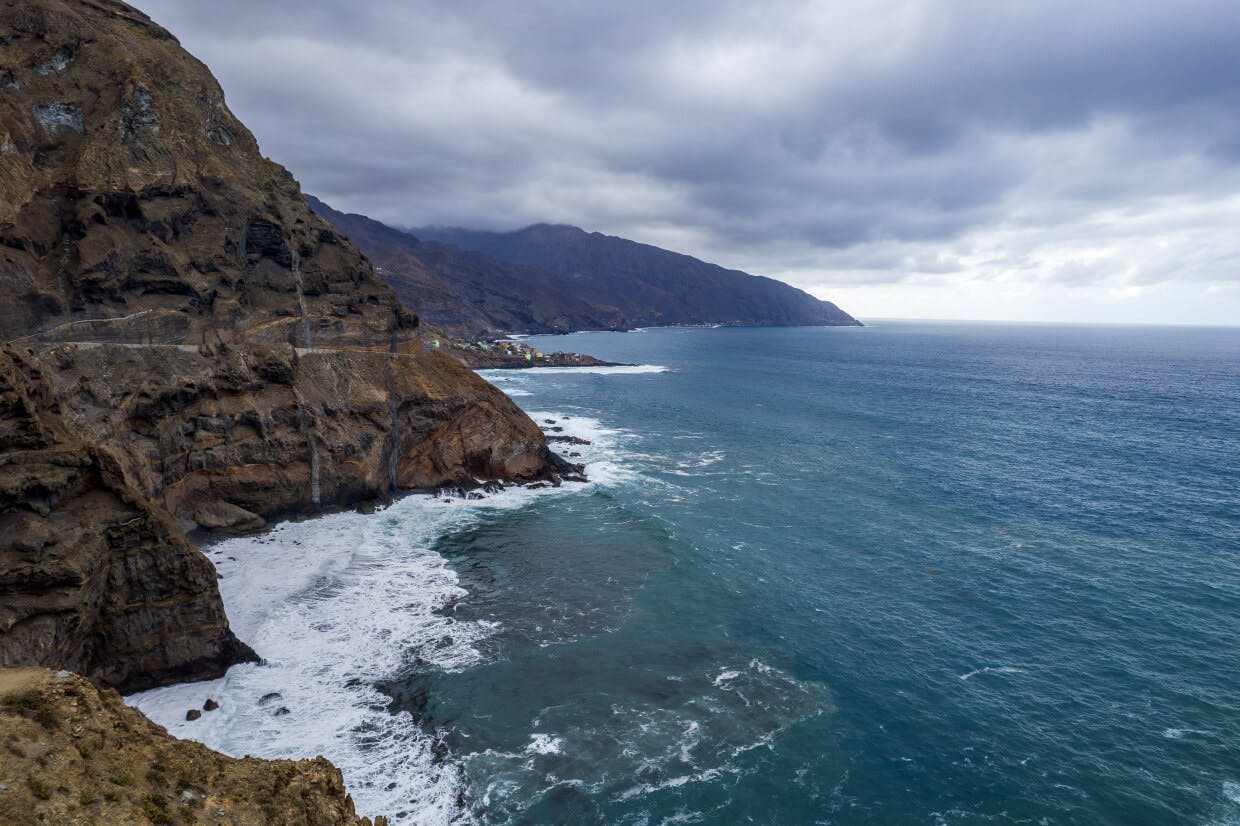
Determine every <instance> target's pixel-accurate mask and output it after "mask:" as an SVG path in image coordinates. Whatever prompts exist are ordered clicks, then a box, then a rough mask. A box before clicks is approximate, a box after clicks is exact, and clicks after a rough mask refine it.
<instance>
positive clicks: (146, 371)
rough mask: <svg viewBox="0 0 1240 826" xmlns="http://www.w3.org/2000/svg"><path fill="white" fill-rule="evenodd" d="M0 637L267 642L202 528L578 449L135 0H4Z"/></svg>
mask: <svg viewBox="0 0 1240 826" xmlns="http://www.w3.org/2000/svg"><path fill="white" fill-rule="evenodd" d="M0 89H2V91H3V94H0V180H3V182H4V186H3V189H2V190H0V341H5V342H7V346H6V348H5V349H4V350H3V353H2V355H0V382H3V389H2V390H0V439H2V440H3V443H0V535H2V536H3V540H4V541H3V544H2V545H0V594H2V595H3V600H2V602H0V604H3V610H0V665H44V666H50V667H65V668H73V669H79V670H81V671H83V672H84V673H87V674H89V675H90V676H92V677H94V678H96V679H98V680H100V681H101V682H103V683H106V684H109V685H113V686H119V687H121V688H123V689H126V690H133V689H138V688H144V687H148V686H150V685H156V684H160V683H165V682H170V681H176V680H183V679H202V678H207V677H211V676H217V675H218V674H219V673H221V672H222V671H223V669H225V668H226V667H227V666H228V664H230V663H232V662H236V661H239V660H241V659H245V658H247V657H250V656H252V654H251V653H250V652H249V650H248V649H247V648H246V647H245V646H244V645H241V644H240V643H238V642H237V640H236V639H235V638H234V637H233V636H232V634H231V632H230V631H229V630H228V626H227V622H226V619H225V618H224V614H223V609H222V607H221V604H220V600H219V594H218V590H217V587H216V584H215V579H214V572H213V571H212V570H211V567H210V564H209V563H208V562H207V561H206V559H205V558H203V557H202V555H201V553H199V552H198V551H197V550H196V549H195V548H194V547H193V546H192V545H190V544H189V543H188V542H187V540H186V537H185V532H186V531H191V530H205V531H214V532H222V533H230V532H243V531H253V530H257V529H260V528H262V527H263V526H264V525H265V524H267V522H268V521H269V520H271V519H273V518H280V517H285V516H288V515H292V514H311V513H316V512H318V511H320V510H322V509H326V508H338V507H346V506H349V505H352V504H354V503H356V502H358V501H361V500H366V499H373V498H384V497H387V496H390V495H391V494H392V493H394V492H396V491H400V490H408V489H413V488H434V487H436V486H439V485H444V484H472V483H474V482H475V481H476V480H483V479H498V480H510V481H533V480H540V479H551V478H553V477H555V476H556V475H557V474H560V473H563V472H565V471H571V470H573V469H574V467H573V466H572V465H569V464H568V463H566V462H565V461H564V460H562V459H560V458H559V457H557V456H556V455H555V454H553V453H552V452H551V451H550V450H549V449H548V448H547V444H546V442H545V440H544V438H543V435H542V433H541V431H540V430H539V429H538V427H537V426H536V425H535V424H534V423H533V422H532V421H530V419H529V418H528V417H527V416H525V414H524V413H522V412H521V411H520V409H519V408H517V407H516V406H515V405H514V404H513V403H512V401H511V400H509V399H508V397H507V396H505V395H504V394H503V393H501V392H499V391H498V390H496V389H495V388H493V387H491V386H490V385H489V384H487V383H486V382H484V381H483V380H482V379H480V378H478V377H477V376H476V375H475V374H473V373H472V372H471V371H469V370H468V369H466V368H465V367H464V366H462V365H461V364H459V363H458V362H457V361H455V360H454V359H451V358H448V357H446V356H444V355H443V354H441V353H438V352H434V351H432V350H430V349H424V348H423V346H422V337H423V335H424V333H423V330H422V328H421V325H420V324H419V321H418V319H417V318H416V317H415V316H414V315H413V314H412V313H410V312H409V311H408V310H407V309H405V307H403V306H402V305H401V304H400V302H399V301H398V300H397V298H396V296H395V295H394V294H393V292H392V290H391V289H390V288H389V287H388V286H387V285H386V284H384V283H383V281H382V280H380V279H379V278H377V277H376V276H375V274H374V271H373V268H372V267H371V265H370V263H369V261H367V259H366V258H365V257H364V256H362V255H361V254H360V253H359V252H358V251H357V249H356V248H354V247H353V246H352V245H351V244H350V243H349V242H348V241H347V240H345V239H344V238H343V237H342V236H341V235H340V234H339V233H337V232H336V231H335V230H334V229H333V228H332V227H331V225H330V224H328V223H327V222H325V221H324V220H322V219H321V218H319V217H318V216H316V215H315V214H314V213H313V212H312V211H311V210H310V208H309V207H308V205H307V204H306V201H305V199H304V198H303V197H302V194H301V191H300V188H299V187H298V184H297V182H296V181H295V180H293V178H292V176H291V175H290V174H289V173H288V171H287V170H285V169H284V168H283V167H281V166H279V165H277V164H275V163H273V162H272V161H270V160H268V159H266V158H264V157H263V156H262V154H261V152H260V151H259V147H258V145H257V143H256V142H255V140H254V137H253V136H252V135H251V134H250V132H249V131H248V130H247V129H246V128H245V126H243V125H242V124H241V123H240V122H239V121H238V120H237V119H236V118H235V117H233V115H232V114H231V113H230V112H229V111H228V109H227V107H226V106H225V104H224V97H223V93H222V92H221V90H220V87H219V85H218V83H217V82H216V81H215V79H214V78H213V77H212V76H211V74H210V72H209V71H208V70H207V68H206V67H205V66H203V65H202V64H201V63H200V62H199V61H197V60H195V59H194V58H193V57H191V56H190V55H189V54H188V53H186V52H185V51H184V50H183V49H182V48H181V46H180V44H179V43H178V42H177V41H176V39H175V38H174V37H172V35H170V34H169V33H168V32H166V31H164V30H163V29H162V28H160V27H159V26H157V25H156V24H154V23H153V22H152V21H151V20H150V19H149V18H147V17H146V16H145V15H143V14H142V13H141V12H139V11H137V10H135V9H133V8H132V7H130V6H128V5H126V4H124V3H120V2H115V0H20V2H18V1H17V0H0Z"/></svg>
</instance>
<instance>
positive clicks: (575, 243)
mask: <svg viewBox="0 0 1240 826" xmlns="http://www.w3.org/2000/svg"><path fill="white" fill-rule="evenodd" d="M412 232H413V234H414V235H416V236H417V237H419V238H421V239H422V240H424V241H428V240H429V241H437V242H439V243H443V244H450V245H453V246H456V247H458V248H460V249H468V250H473V251H476V252H482V253H486V254H488V255H491V256H492V257H495V258H498V259H500V260H506V261H513V262H517V263H521V264H526V265H529V266H537V267H541V268H543V269H547V270H551V271H553V272H558V273H560V274H562V275H564V276H566V277H568V278H571V279H573V283H574V285H575V287H576V289H578V290H579V291H580V294H582V295H583V296H584V297H588V298H591V299H592V300H598V301H601V302H607V301H611V302H614V303H616V304H617V305H618V306H620V307H621V308H622V309H625V310H626V311H627V312H628V313H629V314H630V315H631V316H636V318H635V319H634V321H635V322H636V323H637V325H638V326H649V325H651V324H660V323H663V324H712V323H713V324H735V325H772V326H793V325H829V326H857V325H859V324H860V322H858V321H857V320H856V319H855V318H853V317H852V316H851V315H849V314H848V313H846V312H844V311H843V310H841V309H840V308H839V307H838V306H837V305H835V304H834V303H832V302H830V301H823V300H822V299H819V298H816V297H814V296H812V295H810V294H809V293H807V292H805V291H804V290H801V289H799V288H797V287H794V286H792V285H791V284H787V283H785V282H783V281H779V280H778V279H775V278H771V277H769V276H763V275H754V274H752V273H748V272H744V271H743V270H737V269H729V268H726V267H723V266H721V265H719V264H714V263H712V262H709V261H704V260H702V259H700V258H697V257H695V256H692V255H688V254H686V253H681V252H676V251H674V250H667V249H664V248H662V247H658V246H655V245H653V244H646V243H642V242H640V241H633V240H631V239H628V238H623V237H621V236H616V235H608V234H606V233H602V232H597V231H591V230H586V229H583V228H582V227H578V226H576V225H573V224H563V223H547V222H541V223H535V224H530V225H529V226H526V227H524V228H522V229H519V230H514V231H511V232H491V231H485V230H469V229H463V228H459V227H449V228H444V227H423V228H417V229H413V230H412ZM703 290H713V291H714V292H713V293H704V292H702V291H703Z"/></svg>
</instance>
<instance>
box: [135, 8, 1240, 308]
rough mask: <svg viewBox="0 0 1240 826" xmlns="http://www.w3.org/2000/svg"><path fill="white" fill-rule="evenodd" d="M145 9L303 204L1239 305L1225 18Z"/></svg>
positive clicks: (885, 281)
mask: <svg viewBox="0 0 1240 826" xmlns="http://www.w3.org/2000/svg"><path fill="white" fill-rule="evenodd" d="M144 8H145V10H146V11H147V12H148V13H150V14H151V15H152V16H153V17H154V18H155V19H156V20H158V21H159V22H161V23H162V24H164V25H165V26H167V27H168V28H170V29H171V30H172V31H173V33H174V34H176V35H177V36H178V37H179V38H180V39H181V40H182V42H183V43H184V44H185V45H186V46H187V47H188V48H189V49H190V50H191V51H193V52H194V53H195V54H197V55H198V56H199V57H201V58H202V59H203V60H205V61H206V62H207V63H208V65H210V66H211V67H212V69H213V70H214V71H215V72H216V74H217V75H218V76H219V77H220V79H221V81H222V83H223V85H224V87H225V90H226V92H227V94H228V97H229V102H230V105H231V106H232V108H233V109H234V111H236V112H237V114H238V115H239V116H240V117H241V118H242V119H243V120H245V121H246V122H247V123H248V124H249V125H250V126H251V128H252V129H253V130H254V132H255V134H256V135H257V136H258V138H259V140H260V142H261V143H262V145H263V147H264V150H265V151H266V152H267V153H268V154H269V155H270V156H272V157H273V158H275V159H276V160H278V161H280V162H282V163H284V164H285V165H286V166H289V167H290V168H291V169H292V170H293V171H294V173H295V174H296V175H297V176H298V177H299V178H300V179H301V181H302V183H303V186H304V187H305V188H306V189H307V191H311V192H314V193H315V194H318V195H319V196H321V197H323V198H324V199H325V200H327V201H329V202H330V203H332V204H334V205H336V206H338V207H341V208H345V209H349V210H353V211H359V212H364V213H366V214H369V215H371V216H372V217H376V218H379V219H380V220H384V221H387V222H389V223H393V224H398V225H406V226H409V225H420V224H459V225H465V226H472V227H487V228H500V229H508V228H515V227H518V226H522V225H525V224H528V223H533V222H536V221H559V222H567V223H574V224H578V225H581V226H584V227H587V228H589V229H596V230H601V231H604V232H611V233H615V234H620V235H627V236H629V237H634V238H637V239H639V240H644V241H649V242H651V243H656V244H661V245H664V246H671V247H674V248H678V249H681V250H684V251H687V252H692V253H694V254H697V255H700V256H702V257H706V258H710V259H714V260H718V261H720V262H721V263H725V264H728V265H731V266H738V267H742V268H745V269H748V270H751V271H756V272H762V273H765V274H770V275H775V276H778V277H785V278H787V279H789V280H792V281H793V282H794V283H798V284H799V285H801V286H804V287H807V288H809V289H812V290H814V291H815V292H817V293H819V294H826V293H835V292H838V291H840V290H844V291H848V290H850V289H858V288H862V287H871V288H881V287H884V285H886V286H892V287H894V286H898V285H904V286H906V287H908V288H910V289H912V288H918V289H919V288H922V287H925V286H926V285H930V284H934V283H944V284H955V285H956V286H957V287H960V285H964V284H969V285H974V286H975V287H977V288H978V289H979V290H980V292H979V293H978V294H979V295H981V294H983V293H985V294H987V295H990V296H991V298H989V299H987V300H996V299H995V296H996V295H998V293H994V290H995V289H1001V290H1006V291H1008V292H1009V293H1012V294H1020V293H1028V292H1029V291H1030V290H1036V289H1037V288H1040V287H1045V288H1046V289H1047V290H1062V289H1068V288H1085V287H1091V288H1095V289H1098V290H1109V291H1110V292H1111V293H1112V294H1113V295H1115V296H1116V297H1120V298H1122V297H1126V296H1134V295H1139V294H1141V293H1142V291H1145V290H1149V289H1152V288H1156V287H1157V288H1159V289H1164V288H1165V289H1172V290H1180V291H1181V294H1180V298H1183V299H1184V300H1186V301H1187V300H1189V299H1192V297H1193V296H1199V295H1200V296H1205V295H1207V293H1208V294H1209V295H1210V296H1212V297H1211V298H1210V299H1209V300H1210V301H1212V302H1214V303H1215V304H1217V302H1218V301H1231V302H1233V306H1235V307H1236V308H1237V310H1240V291H1236V290H1234V289H1233V287H1235V286H1236V285H1237V284H1240V240H1238V238H1237V236H1238V234H1237V233H1236V232H1235V231H1234V229H1233V228H1234V227H1235V226H1236V222H1237V219H1240V196H1238V194H1237V193H1240V188H1238V185H1240V49H1237V48H1236V45H1235V44H1236V43H1240V11H1238V10H1237V8H1236V6H1235V4H1234V3H1233V2H1181V3H1170V2H1131V0H1126V1H1125V2H1113V1H1110V0H1097V1H1096V2H1092V3H1081V2H1079V0H1077V2H1070V3H1069V2H1056V1H1055V0H1049V1H1047V2H1038V3H1023V2H1022V3H1017V2H995V0H935V2H930V1H929V0H866V1H865V2H833V3H823V2H812V3H798V2H786V3H759V2H720V0H712V1H711V2H697V0H688V1H687V2H679V3H666V2H657V3H656V2H645V0H639V1H638V2H629V3H626V4H615V3H570V2H549V1H548V0H541V1H537V2H524V3H492V2H468V0H466V2H455V3H452V4H439V3H426V2H396V0H379V2H369V3H364V4H359V3H356V2H341V1H338V0H329V2H317V3H315V2H296V3H294V2H288V1H287V0H275V1H274V2H254V1H253V0H251V2H235V0H215V2H212V3H209V4H205V3H200V2H190V0H153V2H149V3H147V4H146V5H145V7H144ZM1159 285H1162V286H1159ZM988 290H989V291H990V292H989V293H988V292H987V291H988ZM876 295H877V293H876ZM1193 300H1195V299H1193ZM1202 300H1205V299H1202Z"/></svg>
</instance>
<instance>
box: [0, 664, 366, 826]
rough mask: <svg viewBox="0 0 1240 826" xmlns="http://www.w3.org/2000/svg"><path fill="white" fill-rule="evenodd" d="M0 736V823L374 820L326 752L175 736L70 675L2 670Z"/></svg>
mask: <svg viewBox="0 0 1240 826" xmlns="http://www.w3.org/2000/svg"><path fill="white" fill-rule="evenodd" d="M0 738H2V739H3V740H4V743H5V748H6V753H5V757H4V760H0V789H3V790H4V791H3V793H2V794H0V822H3V823H6V824H12V826H25V824H31V826H33V825H34V824H44V823H58V824H74V825H75V826H77V825H78V824H80V826H93V824H98V823H201V824H219V826H269V824H285V826H370V823H371V821H370V819H369V818H365V817H359V816H358V815H357V814H356V812H355V810H354V807H353V801H352V800H351V799H350V798H349V795H348V793H347V792H346V791H345V787H344V781H343V779H342V777H341V775H340V770H339V769H337V768H335V767H334V766H333V765H332V764H331V763H329V762H327V761H326V760H324V759H323V758H322V757H316V758H315V759H313V760H257V759H254V758H251V757H246V758H243V759H235V758H231V757H225V756H224V755H222V754H218V753H216V752H213V751H211V750H210V749H208V748H207V747H206V746H203V745H202V744H200V743H193V742H190V741H187V740H177V739H176V738H174V737H172V736H171V735H169V734H168V732H166V731H164V729H162V728H160V727H159V726H157V725H155V724H154V723H152V722H151V721H150V720H147V719H146V718H145V717H143V716H142V715H141V714H139V713H138V712H136V711H134V710H133V709H130V708H126V707H125V705H124V704H123V703H122V702H121V699H120V697H118V696H117V695H116V693H115V692H114V691H110V690H107V689H104V690H99V689H96V688H95V687H94V686H92V685H91V684H90V683H88V682H87V681H86V680H83V679H81V678H80V677H76V676H66V677H59V676H57V675H56V674H55V673H53V672H50V671H43V670H36V669H9V670H0ZM375 820H376V823H375V826H382V824H383V823H385V822H386V821H385V820H384V819H383V818H381V817H377V818H376V819H375Z"/></svg>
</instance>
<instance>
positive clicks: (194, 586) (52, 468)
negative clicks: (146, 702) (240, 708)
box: [0, 346, 254, 690]
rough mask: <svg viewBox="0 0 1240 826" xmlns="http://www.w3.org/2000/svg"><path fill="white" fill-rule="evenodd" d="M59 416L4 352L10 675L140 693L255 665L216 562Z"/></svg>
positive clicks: (35, 366)
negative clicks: (47, 671) (82, 677)
mask: <svg viewBox="0 0 1240 826" xmlns="http://www.w3.org/2000/svg"><path fill="white" fill-rule="evenodd" d="M59 410H60V407H59V404H58V402H57V400H56V397H55V394H54V392H53V389H52V387H51V385H50V383H49V382H48V380H47V377H46V374H45V371H44V369H43V368H42V367H41V366H40V365H39V363H38V362H36V361H34V360H33V359H30V358H27V357H24V356H23V355H21V354H20V353H17V352H14V351H13V350H12V349H10V348H7V347H2V346H0V666H9V665H16V664H28V663H34V664H41V665H49V666H55V667H58V668H71V669H73V670H74V671H78V672H80V673H82V674H86V675H89V676H90V677H93V678H95V679H98V680H100V681H101V682H104V683H107V684H109V685H114V686H118V687H120V688H123V689H130V690H137V689H142V688H149V687H151V686H154V685H159V684H162V683H165V682H171V681H176V680H193V679H205V678H208V677H215V676H218V675H219V674H221V673H223V671H224V669H225V668H227V667H228V666H229V665H231V664H232V663H234V662H236V661H238V660H242V659H253V658H254V654H253V652H252V651H250V649H249V648H248V647H247V646H245V645H243V644H242V643H240V642H238V641H237V639H236V638H235V637H234V636H233V634H232V632H231V631H230V630H229V628H228V621H227V619H226V618H225V616H224V606H223V603H222V602H221V601H220V595H219V591H218V589H217V588H216V580H215V569H214V568H213V567H212V565H211V563H210V562H209V561H208V560H207V559H206V557H205V556H203V554H202V553H201V552H200V551H199V550H198V549H197V548H195V547H193V546H192V545H191V544H190V543H189V542H188V541H186V539H185V537H184V535H183V534H182V532H181V530H180V528H179V527H178V526H177V524H176V522H174V521H173V520H172V519H171V518H170V517H169V516H168V514H167V513H166V512H165V511H164V510H163V508H160V507H158V506H157V505H154V504H153V503H151V502H150V501H149V500H148V499H147V497H146V496H145V495H143V494H142V493H141V492H140V491H139V490H138V489H137V488H136V487H135V485H134V484H133V483H132V482H131V481H130V479H129V478H127V474H126V472H125V470H124V465H123V460H121V459H120V458H118V456H117V455H116V454H115V453H113V452H112V451H111V450H109V449H108V448H107V447H105V446H102V445H99V444H96V443H90V442H87V441H85V440H83V439H82V438H81V437H80V436H78V435H77V434H76V432H75V431H74V430H73V428H71V427H70V426H68V425H67V424H66V423H65V421H64V420H63V418H62V416H61V415H60V412H59Z"/></svg>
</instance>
